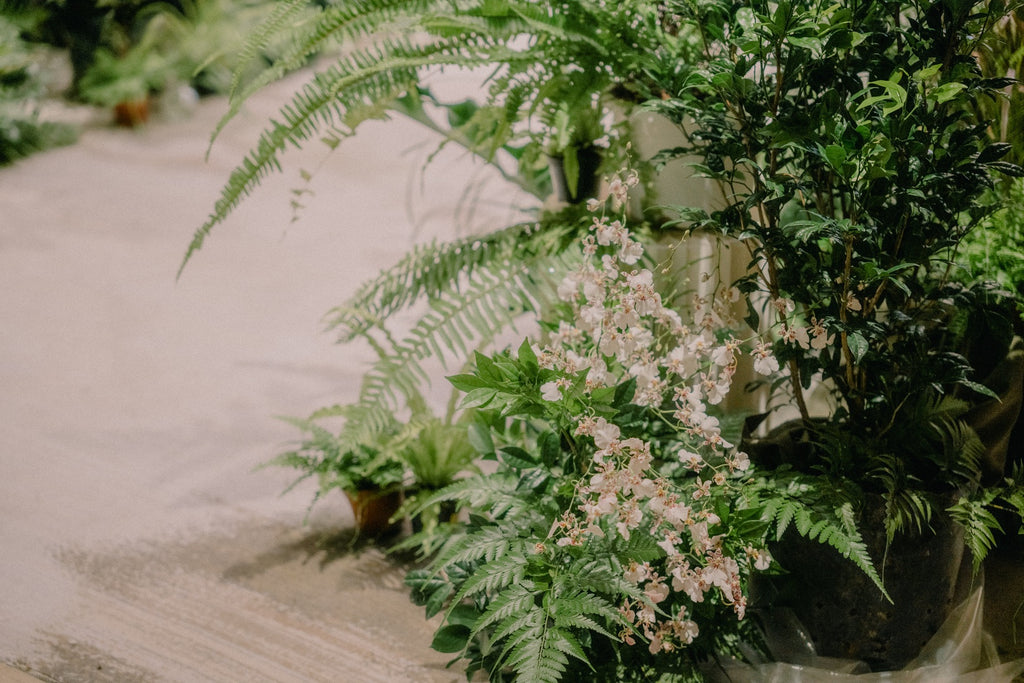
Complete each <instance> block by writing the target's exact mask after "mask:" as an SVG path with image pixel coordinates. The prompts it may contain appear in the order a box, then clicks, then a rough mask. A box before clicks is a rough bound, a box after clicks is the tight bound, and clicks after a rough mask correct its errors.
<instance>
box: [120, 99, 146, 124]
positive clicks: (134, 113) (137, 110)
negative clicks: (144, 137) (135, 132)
mask: <svg viewBox="0 0 1024 683" xmlns="http://www.w3.org/2000/svg"><path fill="white" fill-rule="evenodd" d="M147 121H149V98H142V99H138V100H131V101H126V102H120V103H118V104H116V105H114V122H115V123H116V124H117V125H119V126H124V127H125V128H135V127H136V126H141V125H143V124H144V123H146V122H147Z"/></svg>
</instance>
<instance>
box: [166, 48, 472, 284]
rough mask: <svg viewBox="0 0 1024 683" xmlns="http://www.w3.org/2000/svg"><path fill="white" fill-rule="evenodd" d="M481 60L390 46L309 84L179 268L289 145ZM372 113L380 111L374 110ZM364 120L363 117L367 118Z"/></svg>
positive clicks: (236, 174) (234, 176)
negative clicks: (423, 76) (429, 75)
mask: <svg viewBox="0 0 1024 683" xmlns="http://www.w3.org/2000/svg"><path fill="white" fill-rule="evenodd" d="M477 64H479V60H474V59H472V58H468V57H463V56H461V55H460V54H459V48H458V47H457V46H456V47H454V48H453V47H451V46H448V45H444V44H442V45H436V44H432V45H426V46H415V45H412V44H411V43H408V42H406V41H397V40H396V41H387V43H386V45H385V46H384V47H376V48H375V49H374V50H366V51H363V52H360V53H357V54H354V55H351V56H348V57H345V58H343V59H340V60H339V61H338V62H337V63H335V64H334V65H332V66H331V67H330V68H329V69H327V70H326V71H324V72H321V73H318V74H317V75H316V76H315V77H314V79H313V80H312V81H311V82H308V83H306V84H305V85H304V86H302V88H301V89H300V90H299V92H297V93H296V94H295V95H294V96H293V97H292V99H291V102H289V103H288V104H286V105H285V106H284V107H282V108H281V109H280V110H279V112H278V118H275V119H273V120H271V122H270V127H269V128H267V129H266V130H264V131H263V133H262V134H261V135H260V137H259V140H258V141H257V143H256V147H255V149H253V150H251V151H250V152H249V154H248V155H247V156H246V158H245V159H244V160H243V161H242V163H241V165H240V166H238V167H236V168H235V170H234V171H232V173H231V176H230V177H229V179H228V183H227V185H226V186H225V187H224V188H223V189H222V190H221V195H220V198H219V199H218V200H217V201H216V202H215V203H214V208H213V212H212V213H211V214H210V215H209V217H208V218H207V220H206V222H205V223H204V224H203V225H202V226H200V228H199V229H198V230H197V231H196V232H195V234H194V235H193V238H192V242H191V243H190V244H189V247H188V249H187V250H186V252H185V257H184V259H183V262H182V264H181V267H180V268H179V275H180V273H181V270H182V269H183V268H184V267H185V265H186V264H187V263H188V261H189V259H190V258H191V257H192V255H193V254H194V253H195V252H196V251H197V250H198V249H200V248H201V247H202V245H203V242H204V241H205V239H206V237H207V236H208V235H209V234H210V231H211V230H212V229H213V228H214V226H216V225H217V224H219V223H221V222H222V221H223V220H224V219H225V218H227V216H228V214H229V213H231V211H233V210H234V209H235V207H237V206H238V204H239V203H240V202H241V201H242V200H243V199H244V198H245V197H247V196H249V195H250V194H251V193H252V191H253V190H254V189H255V188H256V187H257V186H258V185H259V184H260V182H262V180H263V179H264V178H266V177H267V176H268V175H269V174H270V173H271V172H272V171H280V170H281V163H280V159H279V155H280V154H281V152H283V151H284V149H285V148H286V147H288V146H289V145H294V146H296V147H301V146H302V144H303V143H305V142H308V141H309V140H311V139H313V138H315V137H316V136H317V135H318V134H319V131H320V130H321V129H324V128H326V129H330V130H340V127H341V126H345V127H347V128H348V129H349V131H351V130H353V129H354V128H355V127H356V126H357V125H359V123H361V119H362V117H360V116H352V115H351V114H353V113H354V112H358V111H360V107H361V106H362V108H363V111H365V110H366V107H365V105H368V104H371V103H373V104H376V105H381V104H382V103H383V104H384V105H385V106H386V104H387V103H388V102H390V101H392V100H394V99H397V98H398V97H399V96H400V95H401V94H402V93H404V92H405V91H406V90H408V89H409V88H411V87H414V85H415V83H416V76H417V73H418V70H419V69H421V68H425V67H429V66H437V65H448V66H465V67H471V66H475V65H477ZM372 110H374V111H375V110H376V108H373V109H372ZM364 116H365V114H364Z"/></svg>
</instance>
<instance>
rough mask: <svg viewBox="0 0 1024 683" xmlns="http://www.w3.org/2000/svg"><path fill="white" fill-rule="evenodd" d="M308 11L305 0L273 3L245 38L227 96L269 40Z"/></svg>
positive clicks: (307, 3)
mask: <svg viewBox="0 0 1024 683" xmlns="http://www.w3.org/2000/svg"><path fill="white" fill-rule="evenodd" d="M308 11H309V2H308V1H307V0H287V1H286V2H278V3H276V4H275V5H274V9H273V10H272V11H271V13H270V14H269V15H268V16H267V17H266V18H265V19H264V20H263V22H261V23H260V25H259V26H257V27H256V28H255V29H254V30H253V32H252V33H251V34H249V36H248V38H246V40H245V43H244V44H243V45H242V47H241V50H240V51H239V53H238V58H237V62H236V65H235V69H234V73H233V74H232V75H231V84H230V86H229V88H228V97H229V98H231V99H234V98H235V97H236V93H237V92H238V88H239V87H240V86H241V82H242V78H243V75H244V74H245V72H246V70H247V69H248V68H249V67H250V66H251V65H252V64H253V62H255V61H256V59H257V58H259V57H260V55H262V54H263V53H264V51H265V50H266V49H267V47H268V46H269V45H270V44H271V42H272V41H274V40H275V39H278V38H279V37H280V35H281V33H282V32H283V31H286V30H287V28H288V26H289V25H290V24H293V23H294V22H296V21H298V20H299V19H300V17H302V16H303V14H305V13H307V12H308ZM236 111H237V110H236ZM221 128H223V124H218V125H217V131H216V132H214V134H213V137H216V136H217V132H219V131H220V130H221Z"/></svg>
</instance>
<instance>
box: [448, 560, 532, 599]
mask: <svg viewBox="0 0 1024 683" xmlns="http://www.w3.org/2000/svg"><path fill="white" fill-rule="evenodd" d="M525 575H526V557H525V556H523V555H521V554H518V553H509V554H507V555H505V556H504V557H500V558H498V559H497V560H495V561H494V562H488V563H487V564H485V565H483V566H481V567H480V568H478V569H477V570H476V572H475V573H474V574H473V575H472V576H470V577H469V579H467V580H466V582H465V583H464V584H462V587H461V588H460V589H459V591H458V592H457V593H456V594H455V597H454V598H452V602H453V603H454V604H458V603H460V602H461V601H462V600H463V599H465V598H470V597H473V596H475V595H477V594H478V593H497V592H500V591H502V590H504V589H506V588H507V587H508V586H510V585H513V584H516V583H518V582H519V581H521V580H522V578H523V576H525Z"/></svg>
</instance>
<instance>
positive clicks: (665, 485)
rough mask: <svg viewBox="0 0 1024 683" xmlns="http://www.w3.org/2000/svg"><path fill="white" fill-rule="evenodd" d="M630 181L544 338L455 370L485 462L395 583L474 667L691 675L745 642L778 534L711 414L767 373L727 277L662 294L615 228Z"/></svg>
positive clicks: (440, 640)
mask: <svg viewBox="0 0 1024 683" xmlns="http://www.w3.org/2000/svg"><path fill="white" fill-rule="evenodd" d="M636 183H637V180H636V176H635V174H633V173H632V172H631V171H629V170H628V169H627V170H625V171H622V172H620V173H619V174H617V175H616V176H615V177H613V178H611V179H610V180H609V181H608V188H609V192H608V196H607V197H606V198H605V199H604V200H595V201H592V202H590V205H589V207H588V208H589V209H590V212H591V213H590V214H589V218H587V219H586V220H587V222H586V223H585V224H584V225H585V226H586V227H584V228H583V233H584V234H583V237H582V238H581V240H580V251H579V258H578V260H577V261H576V263H578V266H573V267H571V269H570V271H569V272H568V274H567V275H566V276H565V277H564V278H563V279H562V280H561V282H560V283H558V284H557V294H558V299H559V302H558V304H557V305H555V306H553V307H551V309H550V315H549V316H547V317H546V319H545V320H544V329H545V331H546V334H545V335H544V336H543V338H542V340H541V341H539V342H530V341H527V342H524V343H523V344H522V345H521V346H520V347H519V350H518V352H515V351H512V350H506V351H501V352H499V353H496V354H494V355H491V356H486V355H483V354H477V355H476V357H475V362H474V370H473V372H471V373H467V374H463V375H456V376H454V377H451V378H449V379H450V380H451V381H452V383H453V384H454V385H455V386H456V387H457V388H459V389H461V390H463V391H465V392H467V395H466V397H465V400H464V406H465V407H472V408H473V409H474V410H475V412H476V415H477V421H476V423H475V425H474V429H473V430H472V435H473V436H472V441H473V442H474V444H476V446H477V448H478V449H479V450H480V452H481V454H482V457H484V458H485V459H490V460H493V461H495V466H494V467H493V468H491V471H489V472H488V473H487V474H481V475H479V476H475V477H469V478H467V479H464V480H462V481H459V482H456V483H455V484H453V485H452V486H450V487H448V488H447V489H446V490H444V491H442V492H440V493H439V494H437V496H436V497H435V498H434V501H435V502H436V501H438V500H453V501H457V502H458V503H459V504H460V505H461V506H462V507H463V509H464V511H465V512H467V513H468V514H467V515H466V516H465V517H464V520H465V521H463V522H461V523H459V524H457V525H455V526H456V528H455V529H453V530H452V531H451V537H450V538H449V540H448V541H447V542H446V543H445V545H444V547H442V549H441V550H440V551H439V552H438V554H437V555H436V556H435V557H434V558H433V560H432V562H431V565H430V567H429V568H428V569H425V570H422V571H413V572H411V573H410V575H409V577H408V578H407V583H408V584H409V585H410V586H411V587H412V588H413V592H412V596H413V599H414V600H415V601H417V602H418V603H419V604H421V605H424V606H425V607H426V608H427V616H428V617H430V616H433V615H435V614H437V613H439V612H442V611H443V612H444V621H443V624H442V626H441V627H440V628H439V629H438V631H437V634H436V637H435V640H434V647H435V648H437V649H439V650H441V651H444V652H451V653H458V655H459V658H460V659H464V660H465V661H466V663H467V673H472V672H474V671H476V670H481V669H482V670H485V671H488V672H489V674H490V677H491V680H496V681H497V680H502V681H504V680H523V681H558V680H578V679H580V678H581V677H586V678H587V680H595V681H616V682H618V681H627V680H657V677H658V676H659V675H661V674H664V673H671V674H682V678H681V679H679V680H699V679H700V671H701V667H702V666H705V665H706V664H707V663H708V662H709V661H712V660H713V659H715V658H718V657H728V656H739V655H740V654H741V648H740V647H739V643H740V642H741V641H744V642H748V643H749V642H750V641H751V640H756V638H757V636H756V633H755V630H754V629H753V628H752V624H751V621H750V620H749V619H745V618H744V617H745V616H746V613H747V607H748V593H749V579H750V576H751V574H752V573H754V572H757V571H761V570H766V569H769V568H770V567H771V566H772V559H771V557H770V555H769V554H768V552H767V550H766V549H765V546H766V542H767V536H768V534H769V531H770V529H771V528H772V525H771V523H770V521H769V520H768V518H767V517H766V515H765V508H764V504H763V503H762V500H763V499H762V498H761V492H762V491H763V482H761V481H760V480H758V479H757V477H756V476H755V475H754V473H753V472H752V471H751V466H750V461H749V459H748V458H747V456H746V455H745V454H744V453H743V452H742V451H740V450H739V449H737V447H736V446H735V445H734V444H733V443H731V442H730V441H733V440H735V437H732V436H731V432H730V430H729V421H728V420H727V417H728V416H727V415H726V413H725V411H724V410H723V406H724V399H725V397H726V395H727V394H728V393H729V392H730V391H731V390H732V387H733V382H734V380H735V379H736V377H737V367H738V366H739V364H740V361H741V357H742V356H743V355H745V354H747V355H749V356H750V359H751V360H752V363H753V365H754V366H755V367H756V368H757V369H759V370H761V371H763V372H766V373H777V372H778V370H779V366H778V364H777V363H776V362H775V358H774V356H773V355H772V351H771V348H770V345H769V343H768V340H766V339H763V338H762V337H761V336H760V335H758V334H754V333H751V332H749V331H748V332H747V333H746V334H744V333H742V332H740V330H742V329H743V327H742V323H739V322H738V321H737V320H736V319H735V316H734V315H733V313H732V308H733V305H734V303H735V295H736V292H734V291H731V289H730V287H728V285H726V284H722V285H721V286H717V287H712V286H710V285H713V284H714V283H713V281H712V280H711V279H708V278H702V284H705V285H708V286H709V287H704V288H703V289H705V290H709V291H705V292H703V293H698V294H693V293H687V295H686V296H685V297H684V296H682V295H678V296H677V295H676V294H675V293H674V292H672V291H671V290H669V289H665V288H663V285H664V283H663V280H664V279H665V278H662V277H661V275H662V273H661V271H662V270H663V269H664V268H663V267H659V265H658V264H656V263H654V261H653V259H651V258H649V257H648V256H647V254H646V253H645V249H644V245H643V243H642V242H641V239H640V238H639V237H638V235H637V234H634V232H633V231H631V230H630V229H629V228H628V227H627V226H626V224H625V219H624V218H623V217H622V215H623V207H624V205H625V201H626V195H627V193H628V191H629V190H630V188H631V187H632V186H634V185H635V184H636ZM587 227H589V229H586V228H587ZM709 288H710V289H709ZM677 299H682V300H685V302H686V303H685V305H683V306H678V307H677V306H676V305H675V304H674V302H675V301H676V300H677Z"/></svg>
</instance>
